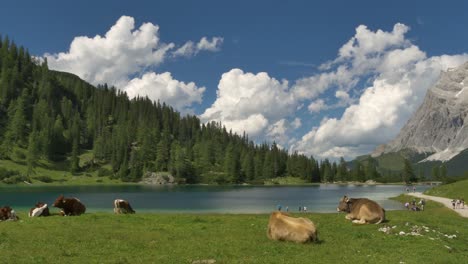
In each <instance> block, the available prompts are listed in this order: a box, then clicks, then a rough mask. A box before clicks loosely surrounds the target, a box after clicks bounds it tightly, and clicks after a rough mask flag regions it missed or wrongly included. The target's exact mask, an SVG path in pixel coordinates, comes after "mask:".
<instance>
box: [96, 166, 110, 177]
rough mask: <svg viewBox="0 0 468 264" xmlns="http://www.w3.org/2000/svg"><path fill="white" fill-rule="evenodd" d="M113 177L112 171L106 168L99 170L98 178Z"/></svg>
mask: <svg viewBox="0 0 468 264" xmlns="http://www.w3.org/2000/svg"><path fill="white" fill-rule="evenodd" d="M110 175H112V171H110V170H108V169H106V168H102V167H101V168H99V170H98V172H97V176H98V177H105V176H110Z"/></svg>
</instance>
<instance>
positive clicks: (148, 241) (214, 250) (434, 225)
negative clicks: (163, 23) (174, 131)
mask: <svg viewBox="0 0 468 264" xmlns="http://www.w3.org/2000/svg"><path fill="white" fill-rule="evenodd" d="M399 199H401V200H402V201H403V200H405V199H407V197H403V196H402V197H400V198H399ZM297 215H298V214H296V216H297ZM302 216H305V217H308V218H310V219H312V220H313V221H314V222H315V223H316V225H317V226H318V230H319V238H320V243H318V244H305V245H301V244H295V243H290V242H276V241H270V240H268V239H267V237H266V227H267V223H268V217H269V216H268V215H224V214H219V215H217V214H198V215H197V214H188V215H186V214H136V215H112V214H107V213H96V214H94V213H90V214H85V215H82V216H80V217H59V216H51V217H47V218H33V219H31V218H27V216H26V212H20V217H21V218H22V220H21V221H20V222H1V223H0V254H1V256H2V258H1V260H0V262H4V263H63V262H66V263H192V262H193V261H196V260H210V259H213V260H216V263H401V262H404V263H464V262H465V261H464V260H466V259H468V222H467V221H466V219H462V218H461V217H459V216H457V215H456V214H455V213H454V212H452V211H450V210H449V209H446V208H443V207H442V206H440V205H439V204H436V203H432V202H429V203H428V205H427V209H426V211H424V212H409V211H391V212H388V216H387V218H388V219H389V221H388V222H387V223H386V224H381V225H364V226H356V225H352V224H351V223H350V222H349V221H346V220H345V219H344V214H338V213H336V214H313V213H311V214H302ZM385 225H389V226H396V228H394V229H392V231H391V232H392V234H385V233H383V232H380V231H378V229H379V228H380V227H383V226H385ZM415 225H417V226H419V227H421V226H426V227H428V228H429V230H430V232H422V233H421V234H422V235H421V236H402V235H398V233H399V232H400V231H403V232H405V233H408V232H410V230H411V229H414V226H415ZM432 230H434V231H432ZM445 234H447V235H454V234H455V235H456V238H452V239H450V238H448V237H446V236H445Z"/></svg>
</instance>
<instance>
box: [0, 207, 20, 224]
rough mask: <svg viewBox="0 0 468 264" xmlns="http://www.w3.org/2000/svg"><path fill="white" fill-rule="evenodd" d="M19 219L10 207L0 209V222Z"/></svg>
mask: <svg viewBox="0 0 468 264" xmlns="http://www.w3.org/2000/svg"><path fill="white" fill-rule="evenodd" d="M16 220H19V217H18V216H17V215H16V212H15V210H13V209H11V207H10V206H7V205H6V206H4V207H0V221H16Z"/></svg>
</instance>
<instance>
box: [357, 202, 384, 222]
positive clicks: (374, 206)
mask: <svg viewBox="0 0 468 264" xmlns="http://www.w3.org/2000/svg"><path fill="white" fill-rule="evenodd" d="M350 201H351V204H352V205H351V212H350V213H351V214H352V215H353V217H354V218H357V219H364V220H366V222H370V223H380V222H382V221H384V220H385V210H384V209H383V208H382V207H381V206H380V205H379V204H378V203H376V202H375V201H372V200H370V199H367V198H355V199H350Z"/></svg>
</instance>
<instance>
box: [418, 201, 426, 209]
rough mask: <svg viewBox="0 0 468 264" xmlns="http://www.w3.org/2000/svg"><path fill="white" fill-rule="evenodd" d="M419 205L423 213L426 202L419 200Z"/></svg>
mask: <svg viewBox="0 0 468 264" xmlns="http://www.w3.org/2000/svg"><path fill="white" fill-rule="evenodd" d="M419 205H420V206H421V211H424V206H425V205H426V200H424V198H422V199H421V200H419Z"/></svg>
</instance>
